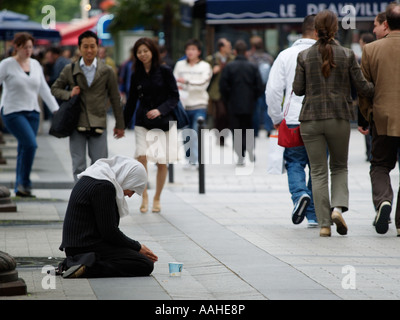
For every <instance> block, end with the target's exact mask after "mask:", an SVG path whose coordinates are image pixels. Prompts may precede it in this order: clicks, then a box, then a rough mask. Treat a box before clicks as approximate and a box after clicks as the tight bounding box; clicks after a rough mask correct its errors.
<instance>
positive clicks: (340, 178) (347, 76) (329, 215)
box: [293, 10, 374, 237]
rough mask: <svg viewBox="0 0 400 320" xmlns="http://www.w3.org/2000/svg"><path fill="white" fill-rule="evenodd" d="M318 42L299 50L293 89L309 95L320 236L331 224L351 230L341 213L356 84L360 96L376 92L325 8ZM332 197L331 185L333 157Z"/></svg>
mask: <svg viewBox="0 0 400 320" xmlns="http://www.w3.org/2000/svg"><path fill="white" fill-rule="evenodd" d="M315 30H316V32H317V34H318V41H317V42H316V43H315V44H314V45H313V46H312V47H310V48H309V49H307V50H304V51H302V52H300V53H299V55H298V57H297V67H296V74H295V78H294V82H293V90H294V93H295V94H296V95H298V96H302V95H305V97H304V101H303V107H302V109H301V112H300V116H299V121H300V123H301V124H300V131H301V136H302V138H303V141H304V145H305V147H306V149H307V154H308V156H309V159H310V164H311V180H312V190H313V197H314V204H315V212H316V214H317V217H318V222H319V224H320V227H321V231H320V236H325V237H326V236H330V235H331V224H332V222H334V223H335V224H336V230H337V232H338V233H339V234H341V235H344V234H347V225H346V222H345V221H344V219H343V217H342V213H343V212H345V211H347V210H348V206H349V191H348V169H347V160H348V149H349V139H350V120H352V119H354V118H355V117H354V110H353V107H352V98H351V83H354V85H355V87H356V89H357V91H358V94H360V95H362V96H366V97H372V96H373V95H374V86H373V84H372V83H370V82H368V81H367V80H366V79H365V78H364V76H363V74H362V72H361V69H360V66H359V65H358V63H357V60H356V57H355V55H354V52H353V51H351V50H350V49H347V48H344V47H342V46H340V45H339V44H338V43H337V42H336V41H335V34H336V32H337V30H338V19H337V17H336V15H335V14H334V13H333V12H331V11H329V10H324V11H321V12H320V13H318V14H317V16H316V17H315ZM326 148H328V151H329V169H330V173H331V195H330V196H329V186H328V180H329V179H328V173H329V169H328V159H327V150H326Z"/></svg>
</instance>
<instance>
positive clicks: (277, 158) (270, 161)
mask: <svg viewBox="0 0 400 320" xmlns="http://www.w3.org/2000/svg"><path fill="white" fill-rule="evenodd" d="M284 151H285V148H284V147H281V146H280V145H278V134H274V135H272V134H271V135H270V137H269V148H268V157H267V173H269V174H283V173H285V160H284V159H283V152H284Z"/></svg>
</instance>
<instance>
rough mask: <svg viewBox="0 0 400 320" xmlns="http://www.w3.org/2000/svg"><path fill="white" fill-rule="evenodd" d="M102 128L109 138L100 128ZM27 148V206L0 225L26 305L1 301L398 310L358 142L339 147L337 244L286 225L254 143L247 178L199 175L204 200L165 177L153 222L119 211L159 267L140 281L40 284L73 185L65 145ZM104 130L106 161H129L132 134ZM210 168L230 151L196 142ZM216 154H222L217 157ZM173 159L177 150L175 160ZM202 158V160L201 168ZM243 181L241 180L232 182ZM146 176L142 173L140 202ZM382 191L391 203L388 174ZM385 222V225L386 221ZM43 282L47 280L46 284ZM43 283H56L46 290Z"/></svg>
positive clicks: (394, 251)
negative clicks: (345, 208) (175, 265)
mask: <svg viewBox="0 0 400 320" xmlns="http://www.w3.org/2000/svg"><path fill="white" fill-rule="evenodd" d="M109 125H110V126H109V127H110V128H112V127H113V121H112V120H110V123H109ZM47 130H48V123H44V124H43V126H42V133H41V134H39V136H38V144H39V148H38V151H37V156H36V159H35V164H34V170H33V173H32V180H33V183H34V193H35V194H36V196H37V199H35V200H33V201H27V200H18V199H16V200H15V201H16V204H17V212H14V213H0V250H2V251H5V252H7V253H9V254H11V255H12V256H14V257H15V258H16V259H17V261H18V272H19V276H20V277H21V278H22V279H24V280H25V282H26V284H27V287H28V295H26V296H14V297H0V299H1V300H47V299H52V300H54V299H56V300H85V299H87V300H114V299H116V300H131V299H132V300H156V301H164V300H209V301H210V300H232V301H233V300H241V301H245V300H282V299H284V300H292V299H296V300H299V299H300V300H322V299H323V300H350V299H356V300H376V299H393V300H397V299H399V298H400V289H399V288H400V274H399V272H398V269H399V266H400V254H399V250H398V245H399V241H400V238H397V237H396V230H395V226H394V223H392V224H391V225H390V229H389V232H388V233H387V234H385V235H378V234H377V233H376V232H375V229H374V228H373V227H372V220H373V218H374V215H375V214H374V210H373V207H372V201H371V186H370V180H369V173H368V172H369V164H368V163H367V162H366V161H365V158H366V157H365V144H364V138H363V136H361V134H359V133H358V132H357V130H356V129H353V131H352V134H351V141H350V157H349V189H350V210H349V212H348V213H345V216H344V217H345V219H346V222H347V224H348V227H349V232H348V235H347V236H339V235H338V234H337V233H336V232H335V230H334V229H333V230H332V231H333V232H332V237H331V238H320V237H319V229H318V228H308V227H307V223H306V222H303V223H302V224H300V225H293V224H292V222H291V218H290V217H291V211H292V203H291V200H290V195H289V192H288V186H287V176H286V174H283V175H269V174H267V173H266V161H267V160H266V159H267V154H268V143H269V140H268V139H267V138H266V137H265V132H263V131H262V132H261V133H260V137H259V138H257V141H256V160H257V161H256V163H255V166H254V168H252V167H251V166H250V165H248V166H246V167H245V168H244V169H242V171H236V167H235V165H234V164H209V165H207V166H206V169H205V170H206V171H205V172H206V178H205V181H206V186H205V190H206V193H205V194H199V192H198V171H185V170H184V166H183V164H182V163H178V164H175V165H174V177H173V178H174V179H173V180H174V182H173V183H167V184H166V186H165V190H164V192H163V195H162V212H161V213H160V214H155V213H151V212H148V213H146V214H141V213H140V212H139V205H140V198H139V197H138V196H136V195H135V196H134V197H132V198H131V199H129V200H128V201H129V205H130V212H131V214H130V216H128V217H126V218H123V219H121V225H120V227H121V229H122V230H123V232H124V233H125V234H127V235H128V236H130V237H132V238H134V239H136V240H138V241H140V242H141V243H144V244H146V245H147V246H148V247H149V248H151V249H152V250H153V251H154V252H155V253H156V254H157V255H158V257H159V261H158V262H157V263H156V264H155V269H154V272H153V273H152V275H151V276H150V277H143V278H108V279H62V278H60V277H55V279H54V278H51V277H49V275H48V274H47V273H46V270H47V269H45V268H44V267H45V266H47V265H50V266H56V265H57V263H58V261H60V259H62V258H63V252H61V251H59V250H58V246H59V245H60V242H61V231H62V221H63V218H64V215H65V209H66V206H67V203H68V198H69V194H70V190H71V187H72V186H73V181H72V173H71V172H72V170H71V160H70V155H69V150H68V140H67V139H56V138H54V137H51V136H49V135H47V133H46V132H47ZM111 131H112V130H109V155H110V156H113V155H115V154H123V155H127V156H132V155H133V153H134V148H135V141H134V131H128V132H127V133H126V137H125V138H123V139H121V140H115V139H113V137H112V134H111ZM5 139H6V145H4V146H1V147H0V148H1V149H2V151H3V156H4V157H5V158H6V159H7V164H6V165H1V166H0V185H6V186H7V187H9V188H10V189H11V190H12V188H13V181H14V175H15V174H14V168H15V162H16V142H15V140H14V139H13V137H11V136H9V135H6V136H5ZM206 150H207V155H208V156H210V157H211V158H212V159H213V160H214V161H217V160H219V159H220V158H221V156H222V157H224V162H231V161H232V153H231V148H230V147H229V146H226V147H225V148H222V149H220V147H217V146H216V144H215V141H213V140H207V142H206ZM221 150H222V151H223V152H221ZM181 151H182V150H181ZM211 158H209V159H211ZM243 170H245V171H243ZM155 174H156V167H155V165H149V184H150V190H149V192H150V199H151V195H152V194H153V192H154V190H153V187H154V183H155ZM392 184H393V187H394V190H395V192H397V189H398V185H399V179H398V168H396V169H395V170H393V173H392ZM392 220H394V217H393V214H392ZM171 261H180V262H183V264H184V267H183V273H182V276H181V277H170V276H169V272H168V262H171ZM50 276H51V274H50ZM52 281H55V282H54V283H53V282H52Z"/></svg>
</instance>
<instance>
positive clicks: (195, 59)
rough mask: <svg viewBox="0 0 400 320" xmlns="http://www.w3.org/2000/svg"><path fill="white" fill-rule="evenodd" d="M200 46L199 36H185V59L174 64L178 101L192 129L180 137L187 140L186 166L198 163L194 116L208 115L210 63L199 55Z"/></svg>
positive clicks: (193, 166) (196, 118)
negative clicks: (192, 37)
mask: <svg viewBox="0 0 400 320" xmlns="http://www.w3.org/2000/svg"><path fill="white" fill-rule="evenodd" d="M201 50H202V45H201V42H200V41H199V40H197V39H190V40H188V41H187V42H186V44H185V55H186V59H183V60H180V61H178V62H177V63H176V65H175V68H174V76H175V78H176V81H177V84H178V88H179V96H180V101H181V103H182V105H183V106H184V107H185V109H186V112H187V115H188V116H189V121H190V124H189V128H190V129H193V130H192V131H191V132H188V131H185V132H184V133H185V134H184V137H183V138H184V139H185V140H186V141H185V150H186V157H187V158H188V160H189V165H188V166H187V168H195V167H196V166H197V165H198V146H197V129H198V125H197V120H198V119H199V118H200V117H203V118H204V119H206V117H207V106H208V100H209V96H208V92H207V88H208V85H209V84H210V80H211V77H212V68H211V65H210V64H209V63H208V62H206V61H203V60H202V59H201V52H202V51H201ZM188 138H189V139H188ZM189 141H190V143H189Z"/></svg>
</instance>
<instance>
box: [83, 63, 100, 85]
mask: <svg viewBox="0 0 400 320" xmlns="http://www.w3.org/2000/svg"><path fill="white" fill-rule="evenodd" d="M79 65H80V67H81V69H82V71H83V74H84V75H85V77H86V80H87V83H88V86H89V87H90V86H91V85H92V82H93V79H94V76H95V74H96V68H97V58H94V60H93V62H92V64H91V65H90V66H87V65H85V62H84V61H83V58H81V60H80V61H79Z"/></svg>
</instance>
